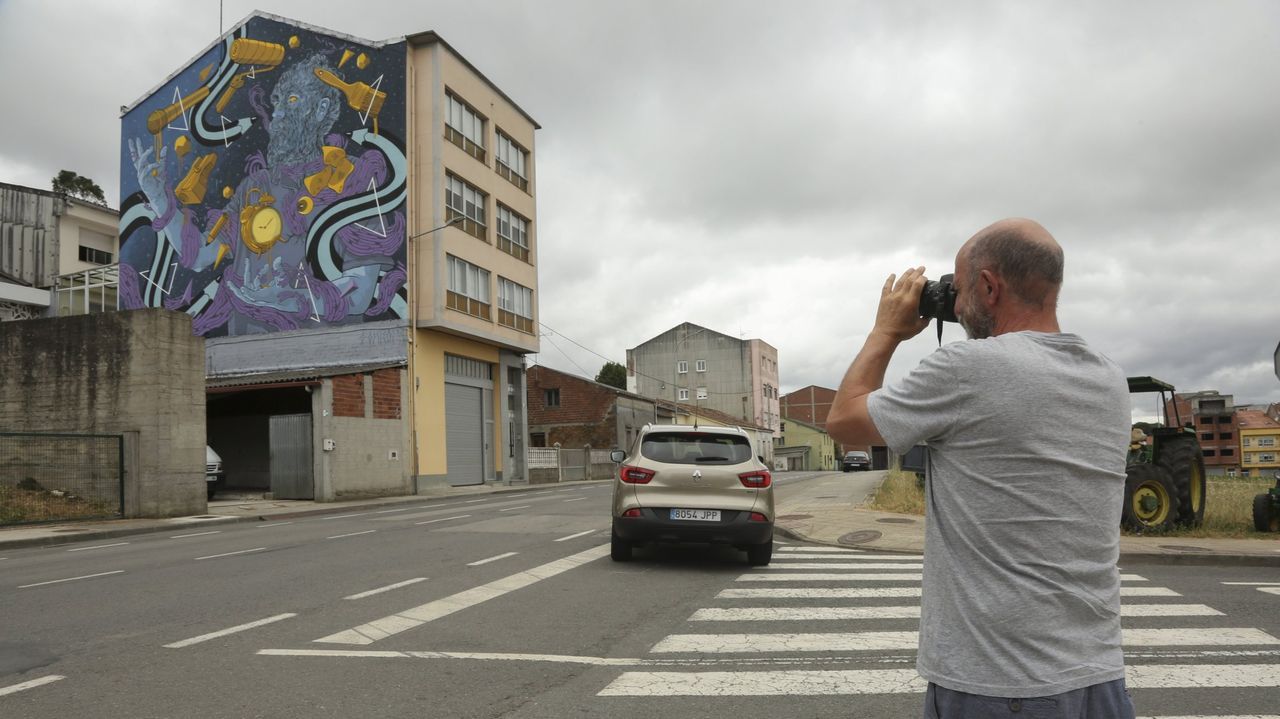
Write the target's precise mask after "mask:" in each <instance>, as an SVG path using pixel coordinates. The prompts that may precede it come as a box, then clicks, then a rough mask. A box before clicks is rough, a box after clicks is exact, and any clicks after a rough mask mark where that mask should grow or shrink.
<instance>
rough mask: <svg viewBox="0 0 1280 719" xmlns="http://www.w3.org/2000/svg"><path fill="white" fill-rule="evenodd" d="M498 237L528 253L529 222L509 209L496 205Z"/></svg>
mask: <svg viewBox="0 0 1280 719" xmlns="http://www.w3.org/2000/svg"><path fill="white" fill-rule="evenodd" d="M497 215H498V237H501V238H503V239H504V240H507V241H508V242H510V243H511V244H513V245H518V246H520V247H523V248H524V250H525V251H526V252H528V251H529V220H527V219H526V218H525V217H524V216H523V215H521V214H519V213H517V212H515V211H514V210H512V209H511V208H509V207H507V206H506V205H503V204H502V203H498V212H497Z"/></svg>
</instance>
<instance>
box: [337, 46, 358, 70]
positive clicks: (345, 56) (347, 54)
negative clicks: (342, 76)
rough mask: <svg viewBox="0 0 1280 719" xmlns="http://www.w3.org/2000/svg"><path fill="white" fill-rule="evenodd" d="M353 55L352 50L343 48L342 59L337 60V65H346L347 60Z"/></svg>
mask: <svg viewBox="0 0 1280 719" xmlns="http://www.w3.org/2000/svg"><path fill="white" fill-rule="evenodd" d="M355 56H356V54H355V53H354V52H351V51H350V50H343V51H342V59H341V60H339V61H338V67H342V66H343V65H346V64H347V62H348V61H349V60H351V58H353V57H355Z"/></svg>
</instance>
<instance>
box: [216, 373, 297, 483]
mask: <svg viewBox="0 0 1280 719" xmlns="http://www.w3.org/2000/svg"><path fill="white" fill-rule="evenodd" d="M316 386H318V383H317V384H316ZM310 388H311V385H308V384H306V383H290V384H286V385H268V386H262V387H236V388H216V389H214V388H211V389H210V390H209V391H208V396H207V399H206V403H205V407H206V422H207V427H208V435H209V440H208V441H209V445H210V446H211V447H213V449H214V451H215V452H217V453H218V455H219V456H221V457H222V466H223V471H224V472H226V479H225V480H224V484H223V486H222V487H219V488H218V489H217V493H219V494H222V495H223V496H234V495H236V494H249V495H255V496H261V495H263V494H266V493H267V492H270V493H271V495H272V497H274V498H276V499H314V498H315V480H314V477H313V471H312V470H313V466H312V463H313V460H312V457H313V456H314V455H313V451H312V450H313V447H312V435H311V392H310V391H309V390H310ZM214 499H217V494H215V496H214Z"/></svg>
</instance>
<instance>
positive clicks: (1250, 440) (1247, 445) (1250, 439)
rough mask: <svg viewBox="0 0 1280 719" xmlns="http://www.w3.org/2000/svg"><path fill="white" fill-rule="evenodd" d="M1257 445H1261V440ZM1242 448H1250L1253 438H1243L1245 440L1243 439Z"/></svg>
mask: <svg viewBox="0 0 1280 719" xmlns="http://www.w3.org/2000/svg"><path fill="white" fill-rule="evenodd" d="M1258 443H1259V444H1261V443H1262V442H1261V440H1259V442H1258ZM1244 446H1246V447H1251V446H1253V438H1252V437H1245V438H1244Z"/></svg>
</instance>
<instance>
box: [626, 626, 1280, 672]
mask: <svg viewBox="0 0 1280 719" xmlns="http://www.w3.org/2000/svg"><path fill="white" fill-rule="evenodd" d="M1121 635H1122V637H1123V639H1122V641H1123V644H1124V646H1146V647H1173V646H1254V645H1271V644H1280V639H1276V638H1275V637H1273V636H1271V635H1270V634H1267V633H1266V632H1263V631H1261V630H1259V629H1249V628H1227V629H1122V630H1121ZM918 643H919V632H802V633H777V634H672V635H670V636H668V637H666V638H665V639H663V640H662V641H660V642H658V643H657V644H655V645H654V646H653V649H651V650H650V651H652V652H653V653H654V654H662V653H674V652H693V653H705V654H737V653H749V654H758V653H763V652H837V651H840V652H863V651H884V650H903V649H915V648H916V646H917V644H918ZM1277 673H1278V674H1280V672H1277Z"/></svg>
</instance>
